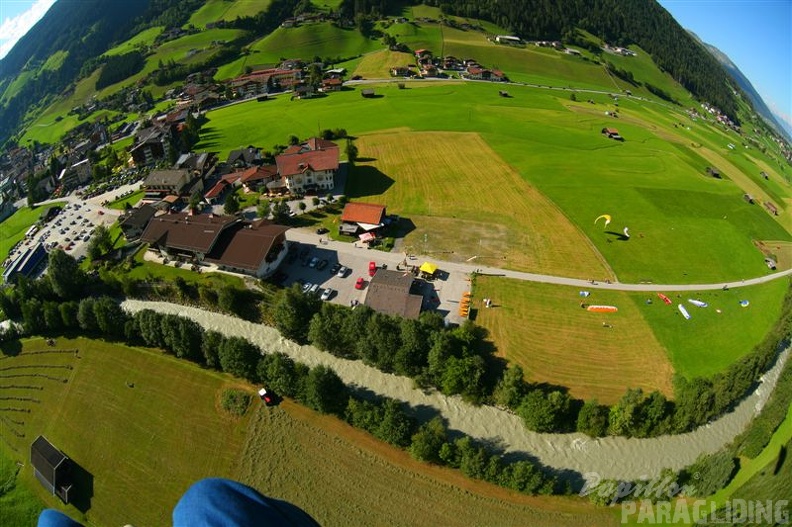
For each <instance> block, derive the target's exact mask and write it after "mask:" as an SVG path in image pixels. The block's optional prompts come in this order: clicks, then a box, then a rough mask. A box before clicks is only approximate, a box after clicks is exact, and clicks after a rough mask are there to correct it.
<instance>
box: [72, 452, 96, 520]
mask: <svg viewBox="0 0 792 527" xmlns="http://www.w3.org/2000/svg"><path fill="white" fill-rule="evenodd" d="M71 476H72V484H73V485H74V486H73V487H72V490H71V492H70V494H69V501H70V503H71V504H72V505H74V507H75V508H76V509H77V510H78V511H80V512H82V513H85V512H88V510H89V509H90V508H91V498H93V495H94V477H93V474H91V473H90V472H88V471H87V470H85V469H84V468H83V467H82V466H81V465H79V464H77V463H76V462H75V461H74V460H72V468H71Z"/></svg>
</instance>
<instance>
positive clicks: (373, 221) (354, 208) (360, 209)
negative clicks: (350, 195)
mask: <svg viewBox="0 0 792 527" xmlns="http://www.w3.org/2000/svg"><path fill="white" fill-rule="evenodd" d="M384 222H385V205H378V204H376V203H347V204H346V206H345V207H344V211H343V212H342V213H341V225H340V226H339V228H338V229H339V232H340V233H341V234H349V235H356V234H358V233H360V232H371V231H374V230H376V229H378V228H380V227H382V226H383V225H384Z"/></svg>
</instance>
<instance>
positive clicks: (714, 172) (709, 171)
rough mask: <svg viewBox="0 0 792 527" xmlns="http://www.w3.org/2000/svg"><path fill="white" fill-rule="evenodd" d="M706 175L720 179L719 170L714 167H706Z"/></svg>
mask: <svg viewBox="0 0 792 527" xmlns="http://www.w3.org/2000/svg"><path fill="white" fill-rule="evenodd" d="M707 174H708V175H710V176H712V177H714V178H717V179H721V173H720V170H718V169H717V168H715V167H707Z"/></svg>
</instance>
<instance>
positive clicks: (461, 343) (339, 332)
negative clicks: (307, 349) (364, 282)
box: [273, 285, 495, 402]
mask: <svg viewBox="0 0 792 527" xmlns="http://www.w3.org/2000/svg"><path fill="white" fill-rule="evenodd" d="M273 319H274V322H275V325H276V327H277V328H278V330H279V331H280V332H281V333H282V334H283V335H284V336H285V337H287V338H289V339H292V340H295V341H297V342H310V343H312V344H313V345H314V346H316V347H318V348H319V349H321V350H324V351H327V352H329V353H332V354H333V355H335V356H337V357H343V358H348V359H360V360H362V361H363V362H365V363H366V364H369V365H371V366H375V367H376V368H378V369H380V370H381V371H384V372H386V373H396V374H398V375H405V376H407V377H412V378H414V379H416V381H417V382H418V383H419V384H420V385H423V386H434V387H436V388H438V389H439V390H440V391H442V392H443V393H445V394H447V395H454V394H461V395H462V396H463V397H464V398H466V399H467V400H470V401H476V402H481V401H484V400H485V398H486V396H487V395H488V393H491V390H492V384H491V383H490V382H489V380H490V379H492V378H493V377H494V376H495V374H494V373H492V371H490V372H489V375H488V360H489V363H490V364H489V370H494V366H495V363H494V361H492V360H490V357H489V355H488V353H486V350H487V348H486V346H485V345H484V336H485V335H484V332H483V330H482V329H481V328H479V327H477V326H475V325H473V324H472V323H467V324H464V325H462V326H459V327H456V328H446V327H445V325H444V323H443V318H442V316H440V315H439V314H437V313H432V312H427V313H423V314H422V315H421V317H420V319H419V320H411V319H405V318H401V317H394V316H389V315H384V314H382V313H377V312H375V311H373V310H371V309H370V308H368V307H367V306H363V305H358V306H357V307H355V309H350V308H348V307H346V306H339V305H336V304H330V303H326V302H321V301H320V300H318V299H317V298H316V297H315V296H314V295H305V294H303V293H302V291H301V290H300V288H299V286H297V285H294V286H292V287H291V288H288V289H284V290H282V291H281V292H280V293H279V294H278V297H277V298H276V300H275V303H274V306H273Z"/></svg>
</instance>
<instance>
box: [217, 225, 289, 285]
mask: <svg viewBox="0 0 792 527" xmlns="http://www.w3.org/2000/svg"><path fill="white" fill-rule="evenodd" d="M288 230H289V228H288V227H284V226H283V225H276V224H274V223H272V222H270V221H268V220H257V221H254V222H246V221H245V222H239V223H236V224H234V225H232V226H231V227H230V228H228V229H226V230H224V231H223V232H222V234H221V235H220V238H219V239H218V240H217V243H216V244H215V245H214V247H213V248H212V251H211V252H210V253H209V254H207V255H206V257H205V258H204V260H205V261H207V262H209V263H213V264H216V265H217V266H218V267H219V268H220V269H221V270H223V271H231V272H237V273H243V274H250V275H255V276H258V277H260V278H263V277H266V276H269V275H271V274H273V273H274V272H275V270H276V269H277V268H278V266H279V265H280V264H281V262H282V261H283V258H284V257H285V255H286V252H287V251H286V246H287V244H286V231H288Z"/></svg>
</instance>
